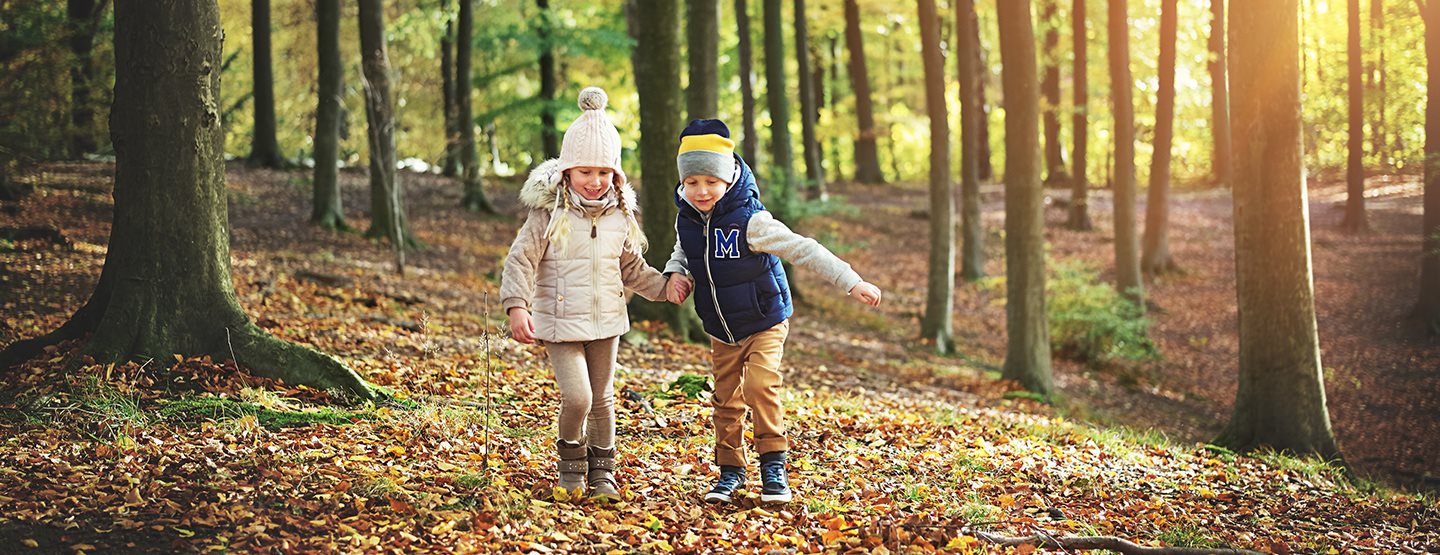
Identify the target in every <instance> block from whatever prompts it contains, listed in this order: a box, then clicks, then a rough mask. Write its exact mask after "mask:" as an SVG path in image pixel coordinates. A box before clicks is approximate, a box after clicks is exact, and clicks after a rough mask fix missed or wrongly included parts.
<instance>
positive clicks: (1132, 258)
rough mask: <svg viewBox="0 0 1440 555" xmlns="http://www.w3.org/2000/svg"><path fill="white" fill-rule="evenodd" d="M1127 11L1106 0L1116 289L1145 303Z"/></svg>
mask: <svg viewBox="0 0 1440 555" xmlns="http://www.w3.org/2000/svg"><path fill="white" fill-rule="evenodd" d="M1128 14H1129V9H1128V8H1127V6H1126V0H1109V16H1110V21H1109V22H1108V23H1109V38H1110V52H1109V54H1110V83H1111V87H1110V99H1111V100H1112V101H1113V103H1114V112H1115V174H1114V175H1115V182H1114V188H1115V289H1117V290H1119V291H1120V293H1121V294H1122V295H1125V296H1126V297H1127V298H1129V299H1131V300H1133V301H1136V304H1137V305H1140V306H1144V304H1143V302H1141V301H1142V299H1143V298H1144V290H1143V289H1142V284H1141V282H1140V240H1139V237H1138V236H1137V234H1136V232H1135V101H1134V87H1135V82H1134V80H1133V79H1132V78H1131V77H1130V23H1129V21H1128V17H1129V15H1128ZM1006 167H1009V165H1008V164H1007V165H1006ZM1007 179H1008V178H1007Z"/></svg>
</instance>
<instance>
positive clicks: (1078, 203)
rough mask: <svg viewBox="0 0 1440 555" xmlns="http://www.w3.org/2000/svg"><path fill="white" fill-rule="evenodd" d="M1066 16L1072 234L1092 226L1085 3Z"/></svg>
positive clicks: (1079, 1) (1079, 0)
mask: <svg viewBox="0 0 1440 555" xmlns="http://www.w3.org/2000/svg"><path fill="white" fill-rule="evenodd" d="M1070 16H1071V25H1072V27H1071V44H1072V46H1071V48H1072V50H1074V53H1075V67H1074V70H1073V73H1074V74H1075V75H1074V80H1075V84H1074V87H1075V90H1074V91H1073V94H1074V97H1073V99H1072V100H1071V102H1072V103H1073V104H1074V105H1075V106H1074V108H1075V112H1074V114H1073V115H1072V116H1071V122H1070V124H1071V126H1072V127H1073V131H1072V134H1073V135H1074V137H1073V138H1072V139H1071V140H1073V141H1075V142H1074V144H1073V145H1072V147H1073V148H1074V152H1073V154H1071V155H1070V162H1071V164H1073V165H1074V166H1075V167H1074V170H1075V174H1074V175H1073V176H1071V178H1070V179H1071V183H1070V187H1071V194H1070V220H1069V222H1068V223H1067V225H1069V227H1070V229H1074V230H1076V231H1090V230H1091V229H1093V228H1094V227H1095V224H1094V223H1093V222H1092V221H1091V220H1090V177H1089V175H1088V174H1087V173H1086V172H1087V171H1088V170H1089V167H1090V166H1089V157H1090V152H1089V149H1090V77H1089V71H1090V66H1089V59H1088V54H1089V53H1088V45H1089V40H1088V37H1087V31H1086V29H1085V19H1086V17H1085V0H1074V3H1073V4H1072V5H1071V8H1070Z"/></svg>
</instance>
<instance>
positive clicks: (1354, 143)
mask: <svg viewBox="0 0 1440 555" xmlns="http://www.w3.org/2000/svg"><path fill="white" fill-rule="evenodd" d="M1348 4H1349V6H1348V8H1349V10H1348V12H1349V14H1348V15H1349V17H1350V21H1349V32H1348V36H1347V38H1348V39H1349V40H1348V41H1347V43H1348V44H1347V51H1346V56H1345V57H1346V61H1347V62H1348V64H1347V65H1348V66H1349V67H1348V69H1349V74H1350V75H1349V80H1348V81H1347V85H1348V86H1349V87H1350V106H1349V108H1350V114H1349V115H1350V121H1349V125H1350V136H1349V143H1348V144H1347V146H1348V148H1349V157H1348V158H1347V160H1346V162H1345V191H1346V193H1347V195H1346V197H1345V219H1344V220H1343V221H1342V222H1341V223H1340V227H1341V228H1342V229H1344V230H1346V231H1349V232H1351V233H1356V232H1360V231H1364V230H1365V229H1366V228H1367V227H1369V224H1368V223H1367V222H1366V221H1365V89H1363V88H1361V76H1360V74H1361V69H1360V68H1361V65H1362V64H1361V61H1360V58H1361V52H1360V0H1349V2H1348ZM1376 154H1379V151H1376Z"/></svg>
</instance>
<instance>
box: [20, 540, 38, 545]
mask: <svg viewBox="0 0 1440 555" xmlns="http://www.w3.org/2000/svg"><path fill="white" fill-rule="evenodd" d="M20 543H23V544H25V547H40V542H37V541H35V540H32V539H30V538H25V539H23V540H20Z"/></svg>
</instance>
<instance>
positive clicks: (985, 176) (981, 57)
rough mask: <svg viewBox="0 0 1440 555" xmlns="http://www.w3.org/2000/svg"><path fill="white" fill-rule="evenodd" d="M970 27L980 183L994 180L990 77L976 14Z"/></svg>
mask: <svg viewBox="0 0 1440 555" xmlns="http://www.w3.org/2000/svg"><path fill="white" fill-rule="evenodd" d="M972 1H973V0H972ZM970 27H971V29H973V30H974V33H973V34H974V35H975V36H974V40H973V42H974V44H975V50H974V52H973V53H972V54H971V56H973V57H974V58H975V72H976V73H977V74H978V76H977V79H978V81H977V84H976V85H975V90H976V94H977V95H979V99H980V113H981V115H982V116H984V117H983V118H982V119H981V120H980V122H981V123H980V181H988V180H991V179H995V168H994V166H993V165H992V164H991V162H990V158H991V156H990V154H991V152H990V104H989V103H988V102H986V101H985V82H986V81H988V80H989V77H990V70H989V67H990V66H989V65H987V64H986V63H985V47H984V44H983V43H981V42H980V14H979V13H978V12H977V13H976V14H975V18H974V21H973V22H971V25H970Z"/></svg>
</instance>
